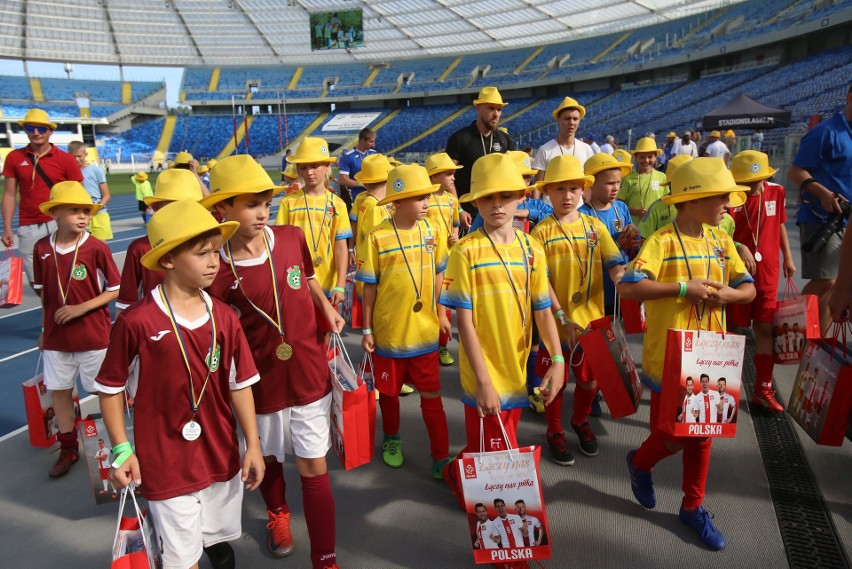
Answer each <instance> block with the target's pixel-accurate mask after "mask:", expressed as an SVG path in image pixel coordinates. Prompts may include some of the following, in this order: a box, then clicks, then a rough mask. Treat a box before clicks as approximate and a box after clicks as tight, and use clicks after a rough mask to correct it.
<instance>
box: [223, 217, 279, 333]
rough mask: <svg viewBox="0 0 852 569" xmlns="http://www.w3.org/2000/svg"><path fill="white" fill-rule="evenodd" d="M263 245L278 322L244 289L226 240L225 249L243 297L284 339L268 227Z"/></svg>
mask: <svg viewBox="0 0 852 569" xmlns="http://www.w3.org/2000/svg"><path fill="white" fill-rule="evenodd" d="M263 246H264V247H265V248H266V260H267V262H268V263H269V273H270V274H271V275H272V297H273V298H274V299H275V316H276V317H277V318H278V321H277V322H276V321H275V320H273V319H272V317H271V316H270V315H269V314H267V313H266V312H265V311H264V310H263V309H262V308H260V307H259V306H258V305H256V304H255V303H254V302H252V300H251V299H250V298H249V296H248V294H246V291H245V290H244V289H243V281H242V280H241V279H240V275H239V274H238V273H237V266H236V265H235V264H234V257H233V255H232V254H231V244H230V243H228V242H227V241H226V242H225V251H226V252H227V253H228V266H229V267H231V272H232V273H233V274H234V278H235V279H236V280H237V286H238V287H239V289H240V292H241V293H243V297H244V298H245V299H246V302H248V303H249V304H251V307H252V308H254V310H255V312H257V313H258V314H260V316H261V318H263V319H264V320H266V321H267V322H268V323H269V324H270V325H271V326H272V327H273V328H275V329H276V330H277V331H278V334H279V335H280V336H281V340H282V341H283V340H284V319H283V318H282V317H281V293H280V292H279V290H278V277H277V276H276V274H275V265H274V264H273V263H272V250H271V249H270V248H269V239H267V237H266V229H264V230H263Z"/></svg>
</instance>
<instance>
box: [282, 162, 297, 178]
mask: <svg viewBox="0 0 852 569" xmlns="http://www.w3.org/2000/svg"><path fill="white" fill-rule="evenodd" d="M281 174H282V175H283V176H284V177H285V178H290V179H291V180H295V179H296V178H298V177H299V174H298V173H297V172H296V165H295V164H287V167H286V168H284V169H283V170H281Z"/></svg>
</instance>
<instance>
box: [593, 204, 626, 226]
mask: <svg viewBox="0 0 852 569" xmlns="http://www.w3.org/2000/svg"><path fill="white" fill-rule="evenodd" d="M589 207H590V208H592V213H593V214H594V216H595V219H597V220H598V221H600V222H601V223H603V224H604V225H606V223H605V222H604V220H603V219H601V216H600V214H599V212H598V208H596V207H595V206H594V202H593V201H592V200H589ZM612 209H613V211H614V213H615V219H617V220H618V223H620V224H621V229H618V227H616V228H615V230H616V232H618V233H621V232H622V231H623V230H624V227H625V225H624V221H623V220H622V219H621V216H620V215H618V208H617V207H615V204H613V206H612ZM604 211H605V210H604Z"/></svg>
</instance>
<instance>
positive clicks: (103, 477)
mask: <svg viewBox="0 0 852 569" xmlns="http://www.w3.org/2000/svg"><path fill="white" fill-rule="evenodd" d="M98 474H100V476H101V480H109V468H100V467H98Z"/></svg>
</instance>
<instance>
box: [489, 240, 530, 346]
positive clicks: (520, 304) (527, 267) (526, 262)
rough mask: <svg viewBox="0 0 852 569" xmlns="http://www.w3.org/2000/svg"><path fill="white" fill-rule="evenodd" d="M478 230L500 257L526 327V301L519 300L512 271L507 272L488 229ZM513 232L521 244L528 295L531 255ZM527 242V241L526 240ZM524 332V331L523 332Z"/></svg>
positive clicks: (525, 290)
mask: <svg viewBox="0 0 852 569" xmlns="http://www.w3.org/2000/svg"><path fill="white" fill-rule="evenodd" d="M480 230H481V231H482V232H483V233H484V234H485V236H486V237H487V238H488V241H489V242H490V243H491V247H492V248H493V249H494V252H495V253H497V258H498V259H500V264H501V265H503V270H505V271H506V277H507V278H508V279H509V285H510V286H511V287H512V294H513V295H514V296H515V302H517V303H518V309H519V310H520V311H521V322H523V324H524V330H526V327H527V308H526V303H523V302H521V295H520V294H519V293H518V289H517V287H516V286H515V281H514V279H513V278H512V273H511V272H509V266H508V265H507V264H506V261H504V260H503V255H501V254H500V250H499V249H497V245H496V244H495V243H494V240H493V239H491V236H490V235H489V234H488V231H486V230H485V226H484V225H483V226H482V227H480ZM512 231H514V233H515V239H516V240H517V241H518V244H519V245H520V246H521V256H522V257H523V258H524V276H525V283H524V286H525V288H524V294H525V295H526V296H529V294H530V261H529V257H528V254H530V255H531V252H530V251H524V244H523V243H521V238H520V237H518V230H517V229H513V230H512ZM528 243H529V242H528ZM524 333H525V334H526V332H524Z"/></svg>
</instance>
